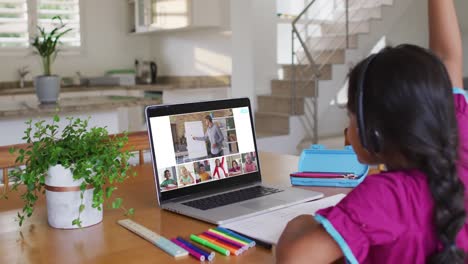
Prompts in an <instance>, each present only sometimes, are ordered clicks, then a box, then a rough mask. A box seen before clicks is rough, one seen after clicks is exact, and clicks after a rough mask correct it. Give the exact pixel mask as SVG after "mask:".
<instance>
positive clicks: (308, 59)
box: [290, 0, 382, 144]
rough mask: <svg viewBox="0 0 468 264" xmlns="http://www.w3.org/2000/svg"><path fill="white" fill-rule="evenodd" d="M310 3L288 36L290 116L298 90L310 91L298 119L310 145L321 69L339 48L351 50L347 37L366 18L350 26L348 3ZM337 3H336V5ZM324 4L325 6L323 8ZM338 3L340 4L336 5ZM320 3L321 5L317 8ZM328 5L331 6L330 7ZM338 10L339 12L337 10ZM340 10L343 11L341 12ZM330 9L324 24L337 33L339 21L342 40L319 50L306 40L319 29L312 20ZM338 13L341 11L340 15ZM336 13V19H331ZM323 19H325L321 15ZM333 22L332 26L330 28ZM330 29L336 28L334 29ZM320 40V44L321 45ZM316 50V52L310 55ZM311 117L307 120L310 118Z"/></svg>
mask: <svg viewBox="0 0 468 264" xmlns="http://www.w3.org/2000/svg"><path fill="white" fill-rule="evenodd" d="M320 1H321V0H312V1H310V2H309V3H308V4H307V5H306V6H305V8H304V9H303V10H302V12H301V13H300V14H299V15H297V17H296V18H295V19H294V20H293V22H292V34H291V35H292V37H291V46H292V52H291V64H292V91H291V103H290V106H291V110H290V111H291V113H292V114H294V115H297V114H298V112H299V111H298V105H297V98H298V97H299V96H298V91H300V90H302V91H304V90H305V89H313V97H312V98H311V99H308V100H306V99H305V100H304V102H305V103H304V112H305V117H304V118H301V121H302V123H303V125H304V128H306V130H307V132H308V137H309V138H311V141H312V143H313V144H316V143H317V142H318V97H319V79H320V77H321V75H322V74H321V70H322V69H323V67H324V66H326V65H327V64H329V62H330V60H331V59H332V58H333V56H334V55H335V54H336V53H337V52H338V51H339V50H342V49H343V47H344V48H346V49H348V48H350V47H351V43H350V36H351V35H352V34H353V32H354V31H355V30H356V29H358V28H359V27H360V26H361V25H362V23H365V22H368V21H367V20H366V19H363V20H360V21H359V20H358V21H357V22H355V23H354V26H352V25H351V23H350V21H353V19H354V18H355V17H356V16H357V14H358V12H356V13H355V14H351V13H350V5H349V1H350V0H335V1H329V0H322V3H320ZM352 1H354V2H357V3H358V4H356V3H355V4H354V6H355V7H356V9H357V10H360V9H361V8H363V7H364V6H365V5H366V3H374V4H375V6H378V5H380V4H381V3H382V1H380V0H377V1H376V0H352ZM337 2H339V3H337ZM323 3H325V5H323ZM340 3H342V4H344V6H343V5H340ZM320 4H322V5H320ZM330 5H331V6H330ZM314 6H317V7H318V8H317V10H315V12H314V10H312V8H313V7H314ZM340 8H341V10H340ZM343 8H344V10H342V9H343ZM327 9H328V10H330V12H329V13H328V14H326V15H327V16H331V17H333V20H331V21H328V23H329V30H330V31H332V32H333V31H334V30H337V31H341V28H340V27H341V21H342V20H344V30H343V31H344V32H343V34H344V36H345V38H344V39H342V40H340V39H339V38H338V41H335V42H333V43H330V44H326V45H327V48H326V49H320V47H321V46H323V45H324V43H321V42H318V41H317V42H316V43H315V44H314V45H311V44H310V43H309V42H310V39H311V38H314V34H315V33H317V31H318V30H321V29H322V26H323V25H324V23H319V24H317V21H320V19H316V17H319V16H320V15H321V16H322V17H323V15H324V14H323V12H324V10H327ZM339 11H342V12H341V13H340V12H339ZM337 12H338V16H336V17H335V15H336V13H337ZM325 17H326V16H325ZM334 23H335V25H334ZM312 24H314V25H315V26H317V28H316V29H314V30H312V31H310V30H309V27H310V26H311V25H312ZM330 25H331V26H330ZM334 26H336V27H338V28H334ZM325 41H326V40H324V41H323V42H325ZM314 49H316V50H318V51H317V52H314V54H313V53H312V51H313V50H314ZM310 116H311V117H310Z"/></svg>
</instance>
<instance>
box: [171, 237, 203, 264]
mask: <svg viewBox="0 0 468 264" xmlns="http://www.w3.org/2000/svg"><path fill="white" fill-rule="evenodd" d="M171 241H172V242H173V243H175V244H176V245H178V246H179V247H181V248H183V249H185V250H187V251H188V252H189V254H190V256H192V257H194V258H196V259H198V260H199V261H205V256H204V255H202V254H200V253H198V252H197V251H195V250H193V249H191V248H189V247H187V246H186V245H185V244H184V243H182V242H180V241H179V240H177V239H175V238H173V239H171Z"/></svg>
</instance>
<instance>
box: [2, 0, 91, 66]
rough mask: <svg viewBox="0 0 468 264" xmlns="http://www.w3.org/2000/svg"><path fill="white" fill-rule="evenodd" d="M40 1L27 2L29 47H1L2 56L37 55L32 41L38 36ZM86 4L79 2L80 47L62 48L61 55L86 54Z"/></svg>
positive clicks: (27, 0)
mask: <svg viewBox="0 0 468 264" xmlns="http://www.w3.org/2000/svg"><path fill="white" fill-rule="evenodd" d="M38 2H39V0H26V5H27V10H28V37H29V45H28V46H27V47H0V56H7V57H9V56H12V57H16V56H28V55H35V51H34V48H33V47H32V46H31V39H33V38H34V37H35V36H36V34H37V25H38V15H37V6H38ZM84 2H85V1H83V0H78V6H79V9H80V46H78V47H61V48H60V49H61V51H60V55H66V56H74V55H75V56H76V55H83V54H84V51H85V49H84V47H85V43H86V42H85V38H84V34H83V31H84V23H83V17H84V15H83V14H84V13H85V12H84V11H83V10H84Z"/></svg>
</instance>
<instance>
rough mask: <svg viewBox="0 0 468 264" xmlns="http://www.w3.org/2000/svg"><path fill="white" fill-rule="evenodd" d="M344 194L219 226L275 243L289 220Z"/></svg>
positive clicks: (329, 202)
mask: <svg viewBox="0 0 468 264" xmlns="http://www.w3.org/2000/svg"><path fill="white" fill-rule="evenodd" d="M345 196H346V195H345V194H342V193H340V194H337V195H333V196H329V197H327V198H323V199H320V200H317V201H312V202H307V203H302V204H298V205H294V206H290V207H286V208H283V209H279V210H276V211H272V212H268V213H265V214H261V215H257V216H254V217H249V218H246V219H243V220H239V221H235V222H232V223H228V224H224V225H221V226H222V227H224V228H227V229H230V230H232V231H235V232H238V233H240V234H243V235H246V236H248V237H251V238H253V239H255V240H259V241H262V242H265V243H268V244H271V245H276V243H278V240H279V238H280V236H281V233H282V232H283V230H284V228H285V227H286V225H287V223H288V222H289V221H290V220H292V219H293V218H295V217H297V216H299V215H302V214H310V215H314V214H315V212H317V211H318V210H320V209H323V208H327V207H330V206H334V205H336V204H337V203H339V202H340V201H341V200H342V199H343V198H344V197H345Z"/></svg>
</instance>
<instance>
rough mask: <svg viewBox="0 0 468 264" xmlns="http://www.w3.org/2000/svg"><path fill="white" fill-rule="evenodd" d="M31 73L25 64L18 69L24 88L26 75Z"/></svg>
mask: <svg viewBox="0 0 468 264" xmlns="http://www.w3.org/2000/svg"><path fill="white" fill-rule="evenodd" d="M28 73H29V70H28V66H24V67H22V68H20V69H19V70H18V74H19V76H20V81H19V83H20V88H24V77H26V75H27V74H28Z"/></svg>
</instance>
